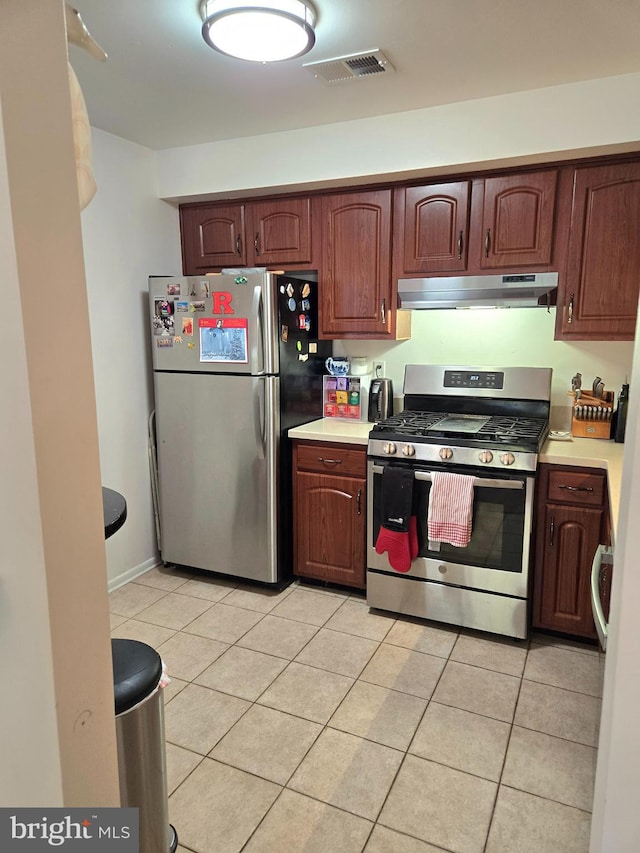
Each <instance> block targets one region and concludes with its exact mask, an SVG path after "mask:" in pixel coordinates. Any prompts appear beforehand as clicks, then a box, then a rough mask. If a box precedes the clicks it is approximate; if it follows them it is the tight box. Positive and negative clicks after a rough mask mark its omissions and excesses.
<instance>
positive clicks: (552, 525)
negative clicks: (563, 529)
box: [549, 515, 556, 546]
mask: <svg viewBox="0 0 640 853" xmlns="http://www.w3.org/2000/svg"><path fill="white" fill-rule="evenodd" d="M555 532H556V519H555V516H553V515H552V516H551V522H550V524H549V545H551V546H553V536H554V534H555Z"/></svg>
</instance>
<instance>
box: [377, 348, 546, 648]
mask: <svg viewBox="0 0 640 853" xmlns="http://www.w3.org/2000/svg"><path fill="white" fill-rule="evenodd" d="M551 374H552V371H551V369H550V368H535V367H504V368H499V367H458V366H447V365H415V364H412V365H407V367H406V368H405V377H404V389H403V390H404V405H405V409H404V411H403V412H401V413H400V414H399V415H395V416H393V417H390V418H387V419H386V420H383V421H380V422H379V423H377V424H375V425H374V426H373V428H372V430H371V432H370V433H369V442H368V451H367V455H368V475H367V476H368V499H367V500H368V516H367V603H368V604H369V606H370V607H375V608H379V609H381V610H390V611H393V612H396V613H405V614H408V615H412V616H418V617H423V618H425V619H433V620H435V621H439V622H446V623H449V624H452V625H458V626H463V627H468V628H477V629H479V630H483V631H489V632H493V633H496V634H503V635H505V636H510V637H518V638H525V637H526V636H527V631H528V598H529V589H530V584H529V548H530V540H531V523H532V513H533V494H534V486H535V472H536V468H537V462H538V454H539V452H540V449H541V447H542V444H543V443H544V441H545V439H546V437H547V434H548V431H549V408H550V397H551ZM389 468H391V469H394V470H397V469H402V470H404V471H410V472H412V474H413V478H412V483H411V484H412V496H411V514H412V516H413V518H412V521H413V527H412V535H413V545H412V553H411V561H410V565H409V563H407V565H408V568H406V567H405V568H403V570H402V571H398V570H397V569H396V568H394V567H393V566H392V565H391V563H390V556H389V554H388V553H385V552H383V553H378V552H377V551H376V547H375V546H376V542H377V541H378V537H379V534H380V531H381V526H383V527H384V525H383V521H384V520H386V519H387V517H388V515H385V512H387V508H386V507H385V505H384V500H383V490H384V488H385V486H384V485H383V481H384V482H385V483H386V482H389V481H390V480H391V475H389V474H386V475H385V470H386V469H389ZM437 472H448V473H451V474H458V475H467V477H468V476H471V477H473V483H472V485H473V489H472V494H471V497H470V498H469V501H470V507H469V509H470V520H471V530H470V535H469V537H468V541H467V542H466V544H464V545H452V544H449V543H448V542H446V541H438V540H433V539H430V538H429V512H430V511H432V512H433V511H434V510H433V506H432V507H431V509H430V492H431V489H432V482H435V481H436V480H437V481H438V488H441V486H440V483H441V481H442V480H443V479H444V478H434V476H433V475H434V474H435V473H437ZM394 476H398V475H397V474H395V473H394ZM403 476H405V478H406V475H403ZM385 477H386V478H387V479H385ZM458 479H460V480H462V478H456V479H455V480H454V478H446V480H447V483H449V484H450V483H451V482H457V480H458ZM409 480H410V482H411V478H410V477H409ZM467 482H469V481H468V480H467ZM443 539H444V537H443Z"/></svg>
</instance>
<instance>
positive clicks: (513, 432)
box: [477, 417, 547, 444]
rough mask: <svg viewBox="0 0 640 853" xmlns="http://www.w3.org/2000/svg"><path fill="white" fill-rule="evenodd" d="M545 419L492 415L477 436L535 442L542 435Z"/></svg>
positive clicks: (499, 440) (545, 427)
mask: <svg viewBox="0 0 640 853" xmlns="http://www.w3.org/2000/svg"><path fill="white" fill-rule="evenodd" d="M546 429H547V421H546V420H544V419H542V418H514V417H506V418H505V417H493V418H491V420H490V421H488V423H486V424H485V425H484V426H483V427H481V429H480V430H478V433H477V436H478V438H483V439H484V438H486V439H490V440H491V441H497V442H506V441H514V440H515V441H524V442H527V443H529V442H530V443H531V444H537V443H538V442H539V441H540V439H541V438H542V437H543V436H544V434H545V432H546Z"/></svg>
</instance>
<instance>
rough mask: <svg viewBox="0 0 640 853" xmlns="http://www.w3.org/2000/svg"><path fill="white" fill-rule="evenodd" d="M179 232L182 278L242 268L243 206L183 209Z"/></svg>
mask: <svg viewBox="0 0 640 853" xmlns="http://www.w3.org/2000/svg"><path fill="white" fill-rule="evenodd" d="M180 228H181V232H182V257H183V265H184V274H185V275H200V274H201V273H204V272H207V271H211V270H214V269H219V268H220V267H225V266H234V267H238V266H246V264H247V253H246V245H245V240H244V205H242V204H235V205H228V206H218V205H216V206H211V207H209V206H206V205H203V206H198V207H183V208H181V209H180Z"/></svg>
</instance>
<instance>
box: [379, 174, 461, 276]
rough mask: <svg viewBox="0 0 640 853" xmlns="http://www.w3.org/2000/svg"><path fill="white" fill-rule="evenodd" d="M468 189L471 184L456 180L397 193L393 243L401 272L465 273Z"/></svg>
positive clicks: (402, 190) (409, 273) (411, 188)
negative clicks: (400, 254) (400, 259)
mask: <svg viewBox="0 0 640 853" xmlns="http://www.w3.org/2000/svg"><path fill="white" fill-rule="evenodd" d="M470 188H471V182H470V181H456V182H454V183H447V184H433V185H430V186H424V187H407V188H406V189H401V190H398V191H397V192H398V193H399V195H400V199H399V200H398V201H399V204H398V205H397V206H396V211H397V212H398V217H397V219H398V221H397V224H396V225H395V226H394V241H395V240H397V242H398V246H397V248H398V250H400V249H402V251H403V258H402V271H403V273H405V274H407V275H411V274H412V273H432V272H456V271H459V270H466V268H467V252H468V242H469V240H468V231H469V203H470Z"/></svg>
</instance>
